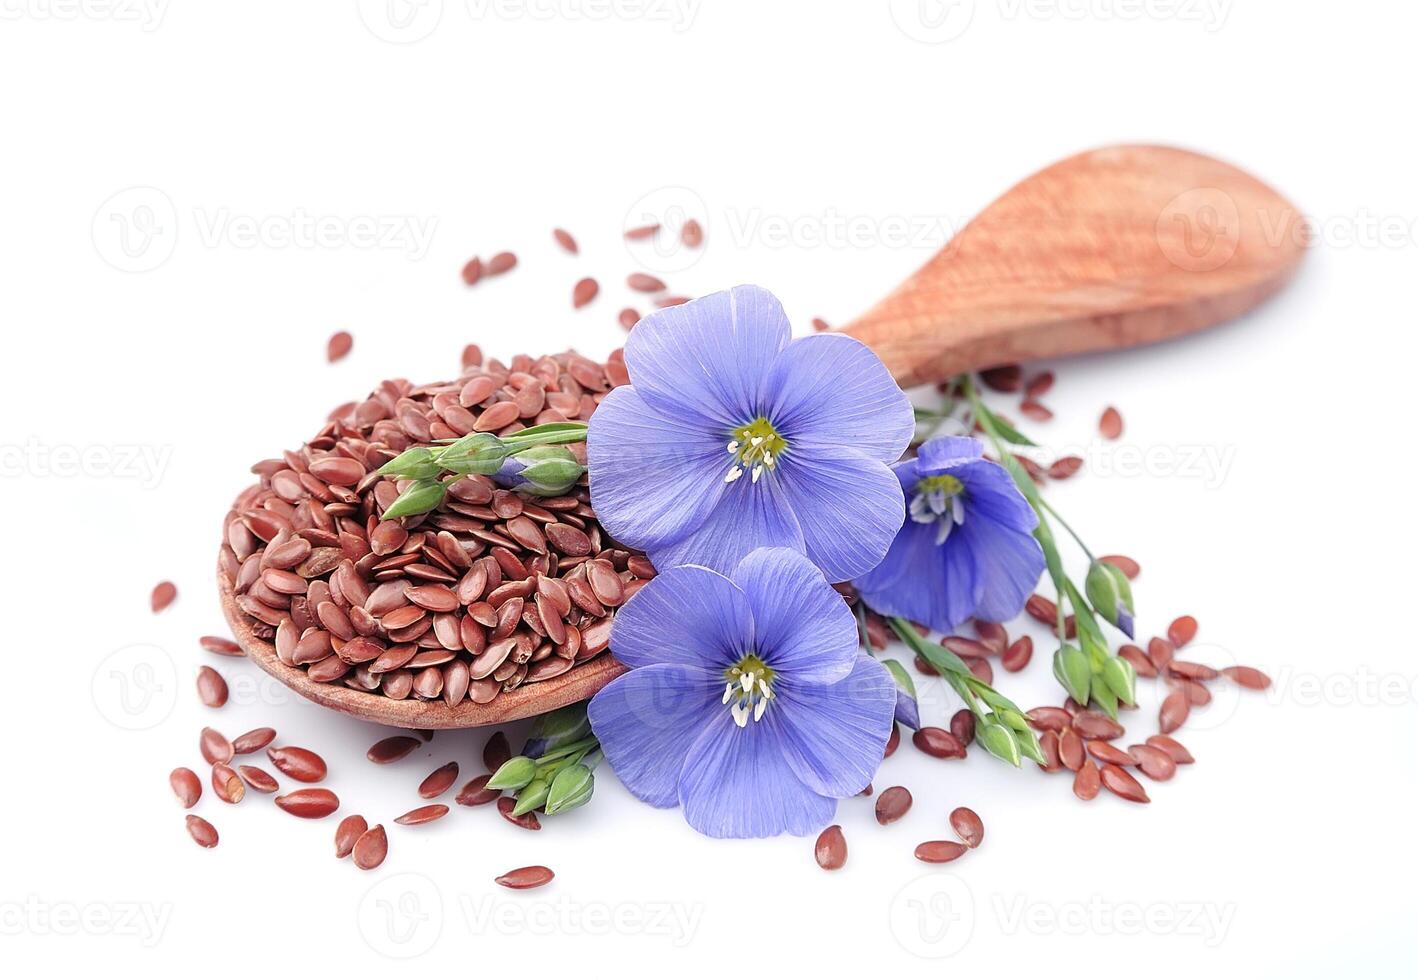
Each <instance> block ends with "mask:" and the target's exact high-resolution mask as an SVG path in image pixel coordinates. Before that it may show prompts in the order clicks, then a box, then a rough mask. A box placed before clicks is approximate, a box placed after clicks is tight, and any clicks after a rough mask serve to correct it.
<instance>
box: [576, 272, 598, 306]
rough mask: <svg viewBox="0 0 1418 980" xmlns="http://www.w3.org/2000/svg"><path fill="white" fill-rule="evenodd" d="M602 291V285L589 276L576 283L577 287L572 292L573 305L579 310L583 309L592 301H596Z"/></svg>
mask: <svg viewBox="0 0 1418 980" xmlns="http://www.w3.org/2000/svg"><path fill="white" fill-rule="evenodd" d="M600 291H601V285H600V283H598V282H596V280H594V279H592V278H591V277H589V276H587V277H586V278H585V279H582V280H581V281H579V282H578V283H576V286H575V287H574V288H573V289H572V290H571V305H572V306H573V307H574V308H575V309H578V310H579V309H581V307H583V306H585V305H586V304H587V303H589V302H591V300H593V299H595V298H596V294H597V293H599V292H600Z"/></svg>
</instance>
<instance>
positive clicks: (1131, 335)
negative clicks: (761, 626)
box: [217, 146, 1305, 728]
mask: <svg viewBox="0 0 1418 980" xmlns="http://www.w3.org/2000/svg"><path fill="white" fill-rule="evenodd" d="M1304 238H1305V228H1304V224H1303V219H1302V217H1301V216H1300V214H1299V212H1298V211H1296V209H1295V208H1294V207H1293V206H1292V205H1290V204H1289V203H1287V202H1286V201H1285V199H1284V198H1282V197H1280V196H1279V195H1278V194H1276V193H1275V192H1274V191H1272V190H1271V189H1270V188H1268V187H1266V186H1265V185H1264V184H1262V183H1261V182H1260V181H1258V180H1256V179H1255V178H1254V177H1251V176H1250V175H1249V174H1246V173H1243V172H1242V171H1240V170H1237V169H1236V168H1234V167H1232V166H1229V165H1228V164H1225V163H1221V162H1220V161H1218V160H1213V159H1211V158H1210V157H1204V156H1200V155H1198V154H1195V153H1188V152H1186V151H1184V150H1176V149H1170V148H1167V147H1159V146H1113V147H1106V148H1104V149H1100V150H1093V151H1090V152H1088V153H1081V154H1079V155H1078V156H1074V157H1069V158H1068V159H1067V160H1063V161H1061V162H1059V163H1056V164H1054V165H1053V166H1052V167H1049V168H1048V169H1046V170H1043V171H1040V172H1039V173H1037V174H1035V175H1034V176H1032V177H1030V178H1028V179H1027V180H1024V181H1022V182H1021V183H1019V184H1017V185H1015V186H1014V187H1013V188H1012V189H1010V190H1009V191H1008V192H1006V193H1005V194H1004V196H1002V197H1000V198H999V199H998V200H996V201H995V202H994V203H993V204H991V205H990V206H989V207H988V208H986V209H985V210H984V212H983V213H982V214H981V215H980V216H979V217H978V218H976V219H975V220H974V221H972V222H971V223H970V224H969V225H967V226H966V227H965V229H964V230H962V231H961V232H960V234H958V235H957V236H955V238H953V239H952V240H951V241H950V242H949V243H948V244H947V245H946V246H945V247H944V248H942V249H941V251H940V252H939V253H937V254H936V256H935V257H934V258H932V259H931V260H930V261H929V262H927V263H926V264H925V265H924V266H923V267H922V268H921V269H919V270H918V271H917V272H916V273H915V274H914V275H913V276H911V278H909V279H907V280H906V281H905V282H904V283H902V284H901V286H899V287H898V288H897V289H896V291H895V292H893V293H892V294H891V295H890V296H888V297H886V299H884V300H882V301H881V302H880V303H878V304H877V305H876V306H875V307H873V308H872V309H871V310H870V311H869V312H867V313H866V314H864V315H863V316H861V317H859V318H858V319H856V320H854V321H853V322H852V323H851V324H849V325H848V326H847V327H846V328H845V329H846V332H847V333H850V334H851V335H853V336H855V337H857V338H859V339H860V340H862V341H863V342H865V343H866V344H868V345H870V346H871V347H872V349H873V350H875V351H876V352H877V353H878V354H879V355H880V356H881V359H882V360H883V361H884V362H885V363H886V365H887V367H888V368H890V369H891V373H892V375H893V376H895V378H896V380H897V381H898V382H900V384H901V386H902V387H911V386H913V385H918V384H924V383H927V382H935V381H942V380H945V379H946V378H949V377H951V376H953V375H956V374H959V373H960V372H962V371H971V370H976V369H979V368H987V367H992V366H996V365H1000V364H1007V363H1013V362H1016V361H1031V360H1039V359H1043V358H1052V357H1059V356H1061V355H1065V354H1078V353H1083V352H1085V351H1095V350H1104V349H1110V348H1122V347H1132V346H1135V345H1138V344H1146V343H1151V342H1154V341H1158V340H1163V339H1166V338H1168V337H1175V336H1179V335H1181V334H1185V333H1191V332H1193V331H1196V330H1201V329H1203V328H1205V327H1210V326H1213V325H1215V324H1217V323H1221V322H1222V321H1225V320H1229V319H1231V318H1233V317H1236V316H1239V315H1240V314H1242V313H1244V312H1246V311H1247V310H1249V309H1251V308H1252V307H1254V306H1256V305H1257V304H1259V303H1260V302H1261V301H1263V300H1264V299H1266V298H1267V297H1268V296H1270V295H1271V294H1272V293H1274V292H1275V291H1276V290H1278V289H1279V288H1280V287H1281V286H1282V285H1284V284H1285V282H1286V280H1288V279H1289V278H1290V276H1291V275H1292V274H1293V273H1294V271H1295V269H1296V267H1297V266H1298V265H1299V262H1300V258H1301V256H1302V254H1303V252H1304ZM217 582H218V585H219V588H220V591H221V601H222V610H223V612H224V613H225V614H226V618H227V622H228V623H229V624H230V625H231V628H232V630H233V632H234V633H235V635H236V640H237V642H238V643H240V644H241V646H242V648H243V649H244V650H245V651H246V653H247V655H248V656H249V657H250V658H251V659H252V660H254V661H255V662H256V663H257V664H258V665H259V666H260V667H261V668H262V669H263V670H265V671H266V672H267V673H270V674H272V675H273V676H275V677H276V678H278V679H279V680H280V681H281V682H282V683H284V684H285V685H286V686H288V687H290V688H291V689H292V690H294V691H295V692H296V693H298V694H300V695H301V696H303V697H306V698H309V699H310V700H311V701H314V702H316V703H317V704H322V705H324V706H326V707H328V708H334V709H335V710H337V711H341V712H344V713H346V714H350V715H355V716H357V717H360V718H364V719H366V720H368V721H374V722H379V723H381V724H385V725H394V726H397V727H400V728H472V727H476V726H478V725H491V724H497V723H500V722H504V721H510V720H512V719H516V718H526V717H529V716H531V715H535V714H540V713H542V712H545V711H550V710H552V709H554V708H559V707H561V706H563V705H567V704H571V703H573V702H576V701H581V700H584V699H586V698H588V697H590V696H591V695H593V694H595V693H596V692H597V691H599V690H600V689H601V688H602V687H604V686H605V685H606V684H607V683H609V682H610V680H611V679H612V678H614V677H617V676H619V675H620V674H622V673H624V671H625V668H624V667H622V666H621V665H620V664H619V663H617V662H616V661H615V660H613V659H611V658H610V657H609V656H605V655H603V656H601V657H598V658H596V659H595V660H592V661H589V662H587V663H586V664H583V665H582V666H580V667H577V668H575V669H573V670H571V671H568V672H567V673H565V674H562V675H561V676H559V677H555V678H552V679H551V680H547V681H543V682H541V683H539V684H532V685H528V686H524V687H519V688H517V689H516V690H513V691H509V692H506V693H503V694H500V695H498V697H497V698H496V699H495V700H494V701H493V702H492V703H490V704H486V705H479V704H474V703H472V702H471V701H468V700H466V699H465V700H464V701H462V702H461V703H460V704H458V705H457V706H455V707H449V706H448V705H446V704H444V702H442V701H419V700H417V699H410V700H405V701H395V700H392V699H390V698H386V697H384V696H383V695H378V694H370V693H367V692H364V691H356V690H353V689H351V688H347V687H343V686H340V685H337V684H321V683H317V682H314V681H311V680H310V679H309V678H308V677H307V676H306V673H305V671H304V670H302V669H300V668H297V667H288V666H286V665H285V664H283V663H282V662H281V661H280V659H279V658H278V657H277V656H276V650H275V647H274V646H273V645H272V644H270V643H268V642H266V641H264V640H261V639H258V638H257V637H255V636H254V635H252V632H251V628H250V625H249V624H248V623H247V622H246V619H245V617H244V616H243V615H242V614H241V613H240V611H239V610H238V609H237V607H236V603H235V601H234V598H233V595H232V583H231V582H230V581H229V580H228V579H227V577H226V575H225V574H224V573H223V572H222V571H221V569H220V567H219V568H218V570H217Z"/></svg>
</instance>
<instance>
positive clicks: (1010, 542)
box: [947, 514, 1044, 623]
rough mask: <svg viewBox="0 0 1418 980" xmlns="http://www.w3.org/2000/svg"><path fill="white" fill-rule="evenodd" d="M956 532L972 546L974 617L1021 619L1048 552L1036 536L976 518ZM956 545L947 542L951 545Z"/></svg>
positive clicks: (980, 516) (995, 620)
mask: <svg viewBox="0 0 1418 980" xmlns="http://www.w3.org/2000/svg"><path fill="white" fill-rule="evenodd" d="M973 516H974V519H973V520H972V519H971V518H970V517H967V518H966V519H965V523H964V524H962V525H961V526H960V527H958V528H956V529H955V532H954V534H952V537H954V536H955V535H959V536H960V539H961V540H960V541H959V544H960V545H961V546H962V547H968V549H969V552H970V554H971V557H972V559H973V561H974V565H975V581H976V586H977V589H978V592H977V595H976V599H975V608H974V609H973V610H972V611H971V615H972V616H977V617H979V618H981V619H984V620H987V621H989V622H991V623H1007V622H1009V621H1010V620H1011V619H1013V618H1014V617H1015V616H1018V615H1019V613H1020V611H1021V610H1022V609H1023V608H1024V603H1025V602H1026V601H1028V599H1029V595H1030V593H1032V592H1033V591H1034V589H1035V588H1036V587H1037V586H1038V584H1039V576H1040V575H1041V574H1043V571H1044V550H1043V549H1042V548H1041V547H1039V542H1038V541H1037V540H1035V538H1034V536H1033V535H1032V534H1029V533H1027V532H1024V531H1017V530H1015V529H1014V528H1012V527H1006V526H1005V525H1003V524H998V523H996V522H994V521H992V520H989V519H988V518H986V517H985V516H984V515H983V514H976V515H973ZM951 543H953V542H947V545H949V544H951Z"/></svg>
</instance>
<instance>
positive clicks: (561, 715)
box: [522, 701, 591, 759]
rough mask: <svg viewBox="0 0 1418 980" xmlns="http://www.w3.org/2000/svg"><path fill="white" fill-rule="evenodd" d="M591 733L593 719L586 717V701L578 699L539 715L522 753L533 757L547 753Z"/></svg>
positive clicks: (529, 732) (528, 734)
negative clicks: (575, 701)
mask: <svg viewBox="0 0 1418 980" xmlns="http://www.w3.org/2000/svg"><path fill="white" fill-rule="evenodd" d="M589 734H591V720H590V719H589V718H587V717H586V702H585V701H578V702H577V703H575V704H568V705H567V706H566V707H564V708H557V709H556V710H555V711H549V712H547V713H546V714H544V715H538V716H537V720H536V721H534V722H532V727H531V730H530V731H528V732H527V742H526V744H525V745H523V746H522V754H523V755H529V756H531V757H532V758H534V759H535V758H537V757H539V756H542V755H545V754H546V753H547V752H550V751H551V750H552V749H555V748H559V747H560V746H563V745H567V744H569V743H571V742H575V741H579V740H580V739H583V738H585V737H586V736H587V735H589Z"/></svg>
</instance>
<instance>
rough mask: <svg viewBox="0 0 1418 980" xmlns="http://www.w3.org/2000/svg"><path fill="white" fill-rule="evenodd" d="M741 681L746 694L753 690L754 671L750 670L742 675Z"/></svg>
mask: <svg viewBox="0 0 1418 980" xmlns="http://www.w3.org/2000/svg"><path fill="white" fill-rule="evenodd" d="M739 683H741V684H742V685H743V692H744V693H745V694H747V693H749V692H750V691H752V690H753V672H752V671H750V672H749V673H747V674H744V675H743V676H742V677H740V678H739Z"/></svg>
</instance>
